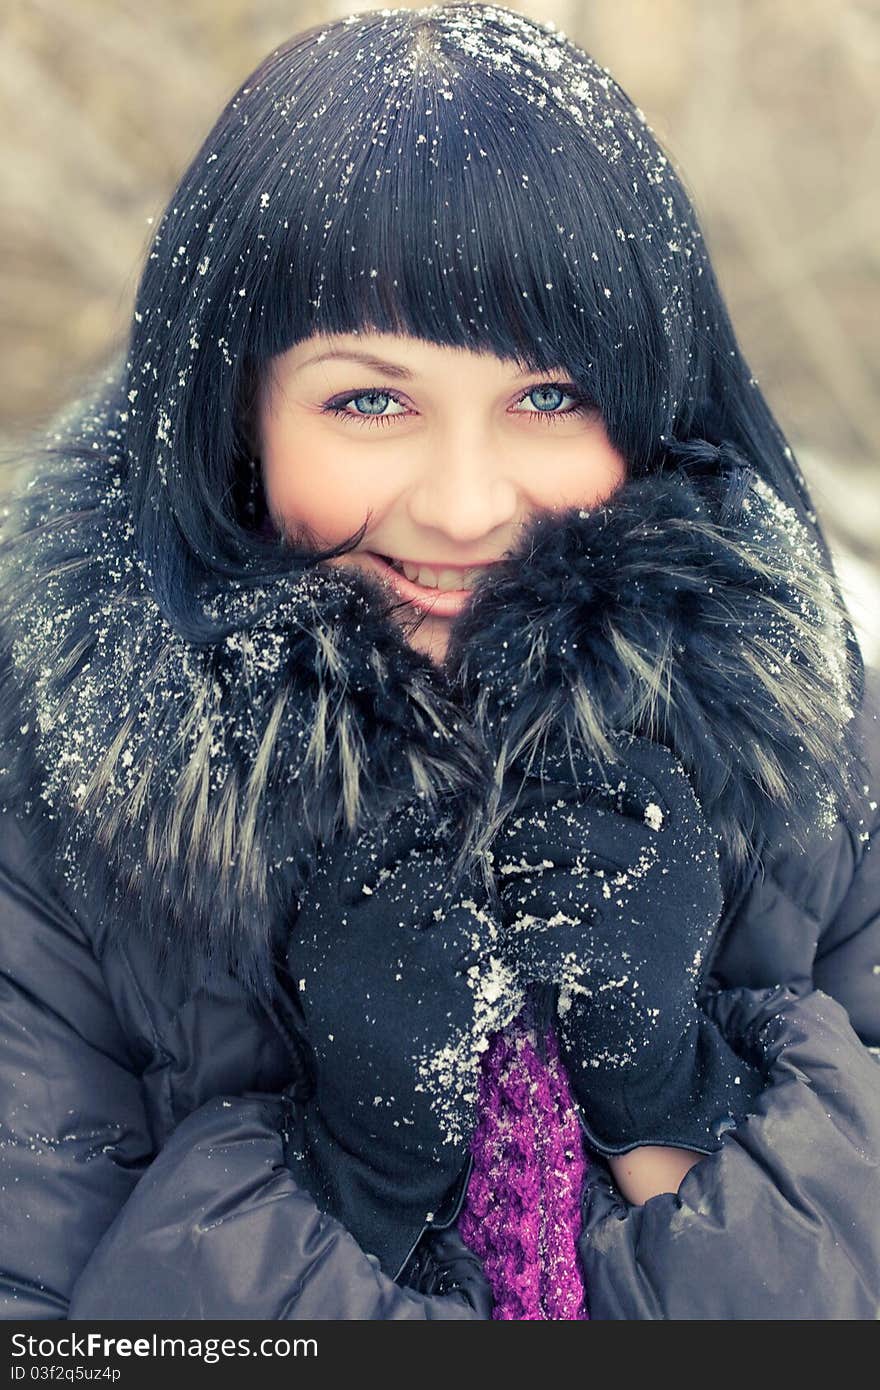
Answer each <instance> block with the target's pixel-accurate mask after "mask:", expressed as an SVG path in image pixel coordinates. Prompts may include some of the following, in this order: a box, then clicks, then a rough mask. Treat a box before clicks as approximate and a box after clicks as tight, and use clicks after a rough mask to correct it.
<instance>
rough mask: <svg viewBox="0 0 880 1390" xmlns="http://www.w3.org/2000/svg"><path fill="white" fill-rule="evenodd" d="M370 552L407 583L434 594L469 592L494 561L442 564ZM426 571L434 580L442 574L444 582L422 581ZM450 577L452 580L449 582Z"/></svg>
mask: <svg viewBox="0 0 880 1390" xmlns="http://www.w3.org/2000/svg"><path fill="white" fill-rule="evenodd" d="M370 553H371V554H372V555H374V556H375V558H376V559H377V560H381V561H382V563H383V564H385V565H387V566H388V567H389V568H390V569H392V570H394V572H395V574H399V575H400V577H401V578H402V579H403V580H405V581H406V582H407V583H408V584H412V585H415V586H416V587H418V588H419V589H423V590H424V591H425V592H426V593H435V594H444V593H462V592H469V591H470V590H471V589H472V588H473V587H474V585H475V584H476V583H477V581H478V579H479V578H480V576H481V575H482V574H483V573H484V572H485V570H487V569H489V568H491V566H492V565H493V564H495V563H496V562H495V561H494V560H490V561H487V562H485V563H483V564H476V563H475V564H472V565H444V564H438V563H431V562H428V561H423V562H418V563H417V562H414V561H410V560H398V559H396V558H395V557H394V556H393V555H383V554H381V553H380V552H379V551H376V550H374V551H371V552H370ZM426 571H427V572H429V574H430V576H431V577H432V578H433V579H434V580H435V581H437V580H439V579H440V577H441V576H442V577H443V579H444V581H445V582H444V583H443V584H442V585H441V584H439V583H437V582H435V583H424V582H423V581H422V579H421V575H422V574H424V573H425V572H426ZM450 578H452V579H453V581H454V582H453V583H451V584H450V582H449V580H450Z"/></svg>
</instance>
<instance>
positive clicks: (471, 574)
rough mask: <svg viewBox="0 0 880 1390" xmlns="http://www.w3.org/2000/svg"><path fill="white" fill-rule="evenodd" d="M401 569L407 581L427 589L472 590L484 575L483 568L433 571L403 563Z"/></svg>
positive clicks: (427, 567)
mask: <svg viewBox="0 0 880 1390" xmlns="http://www.w3.org/2000/svg"><path fill="white" fill-rule="evenodd" d="M401 568H402V570H403V572H404V574H405V575H406V577H407V579H410V580H412V582H413V583H414V584H421V585H422V587H423V588H425V589H440V590H441V591H442V590H447V589H472V588H473V587H474V585H475V584H476V582H477V579H478V578H479V576H480V575H481V574H482V573H483V569H484V567H483V566H480V567H478V568H476V569H469V570H449V569H432V568H431V567H430V566H429V565H407V564H403V563H401Z"/></svg>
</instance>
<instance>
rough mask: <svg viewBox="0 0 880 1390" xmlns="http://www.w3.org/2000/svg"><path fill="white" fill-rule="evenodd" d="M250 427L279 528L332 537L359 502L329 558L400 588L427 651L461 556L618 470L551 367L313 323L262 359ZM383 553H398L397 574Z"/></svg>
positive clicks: (466, 564) (500, 539) (453, 605)
mask: <svg viewBox="0 0 880 1390" xmlns="http://www.w3.org/2000/svg"><path fill="white" fill-rule="evenodd" d="M257 429H258V444H259V451H260V456H261V459H262V471H263V479H264V486H265V490H266V497H267V501H268V506H269V511H270V514H271V516H272V519H273V521H274V522H275V524H276V526H277V527H278V529H279V530H280V531H282V532H284V533H285V534H287V535H289V536H291V537H292V536H295V535H296V533H297V528H299V527H302V526H305V527H307V528H309V532H310V533H311V536H312V537H313V538H314V539H315V541H316V543H317V544H318V545H320V546H321V547H324V546H331V545H334V544H336V543H338V542H339V541H341V540H344V539H345V538H346V537H347V536H349V535H351V534H352V532H354V531H357V530H358V528H359V527H360V526H361V525H362V524H363V522H364V521H365V520H366V519H367V516H368V513H369V514H370V520H369V524H368V529H367V531H366V533H365V535H364V538H363V541H362V543H361V546H360V547H359V548H358V549H357V550H355V551H352V552H351V553H350V554H349V555H345V556H341V557H340V558H338V559H336V560H333V561H329V562H328V563H330V564H338V565H348V566H352V567H357V568H359V569H363V570H366V571H368V572H369V573H371V574H373V575H376V576H377V577H378V578H379V579H380V580H381V581H382V582H384V583H387V584H390V585H392V586H393V588H394V589H396V591H397V592H398V593H399V594H401V595H402V596H403V597H405V598H406V599H407V603H406V606H405V608H404V609H402V610H401V609H399V608H398V609H396V610H395V614H396V616H397V617H398V619H399V621H400V622H401V625H402V626H403V628H404V631H405V633H406V636H407V639H408V640H409V641H410V642H411V644H412V645H413V647H415V648H416V649H417V650H419V651H421V652H423V653H425V654H426V655H428V656H429V657H430V658H431V659H432V660H434V661H435V662H441V661H442V660H443V657H444V656H445V653H446V647H447V643H448V640H449V634H450V630H451V627H452V624H453V622H454V621H455V617H456V615H457V613H458V612H460V611H461V609H462V607H463V606H464V604H465V603H466V602H467V600H468V595H467V591H466V590H467V583H468V580H469V578H470V576H469V575H468V574H467V571H468V570H469V569H473V568H475V567H476V568H480V567H482V566H484V565H488V564H492V563H493V562H494V561H497V560H500V559H501V558H502V557H503V556H504V554H505V552H506V551H508V550H509V549H510V548H511V547H512V546H513V545H514V544H515V542H516V541H517V539H518V536H519V532H520V528H521V527H522V525H523V524H525V523H527V522H528V521H529V520H530V518H532V517H533V516H534V515H535V514H536V513H538V512H543V511H547V510H552V509H556V508H562V507H569V506H575V505H580V506H585V507H590V506H594V505H595V504H597V503H598V502H600V501H601V500H603V499H604V498H606V497H608V496H609V495H610V494H611V493H612V492H613V491H614V489H615V488H616V487H617V486H618V484H619V483H621V482H622V481H623V479H624V477H625V471H626V470H625V463H624V459H623V457H622V455H621V454H619V453H618V452H617V451H616V450H615V449H614V448H613V447H612V445H611V442H610V440H609V439H608V435H607V434H606V432H605V426H604V424H603V422H602V419H601V418H600V416H599V413H598V411H597V410H596V409H595V408H594V407H593V406H592V405H591V404H590V403H589V402H586V403H584V404H580V403H579V398H578V397H577V395H576V388H575V386H574V385H573V383H572V382H571V380H570V378H569V376H568V375H567V373H566V372H564V371H563V370H562V369H559V370H557V371H552V372H543V373H534V372H524V371H521V370H520V368H519V366H518V365H517V364H516V363H514V362H510V361H506V360H503V359H502V358H499V357H496V356H494V355H493V354H482V353H477V352H473V351H470V350H467V349H461V348H450V347H438V346H437V345H436V344H434V343H428V342H424V341H422V340H421V339H416V338H410V337H405V336H397V335H393V334H386V333H381V334H380V333H369V334H364V333H361V334H357V335H352V334H339V335H334V336H332V337H324V336H321V337H317V336H316V337H313V338H310V339H308V340H307V341H305V342H301V343H298V344H297V346H296V347H294V348H292V349H291V350H290V351H289V352H286V353H283V354H282V355H281V356H279V357H276V358H275V359H273V362H272V364H271V371H270V372H269V373H268V375H267V377H266V379H265V380H264V381H263V383H262V386H261V389H260V392H259V396H258V406H257ZM380 557H390V558H392V559H393V560H395V561H398V562H399V561H405V562H407V566H406V568H407V571H408V576H409V577H407V576H406V575H398V573H397V572H396V571H395V570H394V569H392V568H390V567H389V566H388V564H387V563H386V561H385V559H382V558H380ZM410 564H412V565H414V566H415V567H416V568H410ZM444 571H445V573H444ZM438 579H439V588H438V587H434V586H435V585H437V582H438ZM416 616H418V617H419V618H420V619H421V622H420V624H419V626H418V627H417V628H416V629H415V630H413V631H412V632H410V631H407V628H408V627H409V626H410V625H411V623H412V619H413V618H414V617H416Z"/></svg>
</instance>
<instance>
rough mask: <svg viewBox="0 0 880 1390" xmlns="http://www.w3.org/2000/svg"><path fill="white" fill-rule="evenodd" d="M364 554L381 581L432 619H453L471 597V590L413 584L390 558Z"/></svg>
mask: <svg viewBox="0 0 880 1390" xmlns="http://www.w3.org/2000/svg"><path fill="white" fill-rule="evenodd" d="M366 554H367V555H369V557H370V559H371V560H372V561H373V564H374V565H375V567H376V569H377V571H378V573H379V577H380V578H381V579H384V580H385V581H386V582H387V583H390V584H391V585H392V587H393V588H394V589H395V590H396V592H397V593H398V594H399V595H400V597H401V598H402V599H405V600H406V601H407V602H409V603H411V604H412V605H413V607H414V608H418V609H419V610H420V611H421V612H424V613H430V614H431V615H432V617H435V618H454V617H455V616H456V615H457V614H458V613H460V612H461V611H462V609H463V608H465V607H466V605H467V603H468V601H469V600H470V598H471V596H472V590H471V589H428V588H425V586H424V585H422V584H414V583H413V581H412V580H411V579H407V577H406V575H405V574H404V573H403V572H402V571H401V570H398V569H396V568H395V566H394V563H393V562H392V560H391V558H390V556H387V555H378V554H377V553H376V552H375V551H372V550H368V551H367V552H366ZM398 563H399V562H398ZM468 568H476V567H475V566H473V567H471V566H469V567H468Z"/></svg>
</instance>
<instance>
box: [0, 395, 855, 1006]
mask: <svg viewBox="0 0 880 1390" xmlns="http://www.w3.org/2000/svg"><path fill="white" fill-rule="evenodd" d="M99 423H100V422H98V423H94V429H95V430H96V431H97V429H98V424H99ZM112 435H113V432H112V430H108V429H107V422H106V420H104V422H103V439H104V442H105V443H106V440H107V438H108V437H112ZM0 577H2V580H3V599H2V611H0V736H2V738H3V744H4V749H5V756H4V757H3V760H2V761H3V764H4V765H3V766H2V767H0V794H2V797H3V799H4V801H5V803H6V804H7V805H8V806H11V807H13V808H15V809H16V810H17V811H18V812H20V813H24V814H26V815H28V816H31V815H33V818H34V824H35V833H36V834H38V835H39V836H42V837H44V838H45V848H46V849H47V851H48V852H50V853H51V854H52V855H53V857H54V861H55V862H57V863H59V864H60V865H61V868H62V872H63V876H64V879H65V880H66V882H67V884H68V886H69V888H70V891H71V894H72V901H74V902H76V903H78V904H81V905H82V907H83V910H84V911H87V912H88V914H89V920H90V921H91V922H93V923H94V924H95V927H96V930H97V936H98V945H99V949H100V947H101V942H102V940H103V939H104V937H105V936H106V933H107V932H118V931H125V930H133V931H137V932H139V933H141V934H143V935H145V936H146V937H147V938H148V939H149V941H150V942H151V945H152V948H153V950H154V952H155V955H156V958H157V961H158V963H159V966H160V968H163V967H166V968H170V969H173V970H174V971H175V972H176V973H177V974H178V975H179V974H181V973H182V974H184V975H187V976H188V975H189V973H190V972H194V973H196V974H197V976H198V978H202V979H204V977H205V974H206V972H210V971H211V970H213V969H214V968H219V969H221V970H229V969H231V970H232V971H233V973H235V974H237V975H238V976H239V977H240V978H241V979H242V981H243V982H244V983H245V985H246V986H247V987H248V988H249V989H250V990H251V991H253V992H255V993H257V994H264V992H266V991H268V992H271V988H272V983H271V981H272V961H273V954H274V952H275V950H276V948H277V947H278V945H279V944H280V943H281V942H283V933H284V925H285V922H286V920H287V918H288V917H289V911H290V905H291V901H292V899H294V898H295V897H296V895H297V893H298V892H299V891H300V889H301V887H302V885H303V883H304V882H305V880H306V878H307V876H308V866H309V863H310V862H311V860H312V859H313V857H314V854H315V852H316V849H317V847H318V846H319V844H320V841H321V840H322V839H327V838H329V837H332V836H334V835H336V834H338V833H343V832H345V831H346V830H351V831H356V830H357V828H358V827H360V826H362V825H366V824H369V823H370V822H371V821H372V820H373V819H374V818H375V817H376V816H378V815H381V814H382V813H383V812H384V810H385V809H387V808H389V807H390V805H391V803H392V802H393V801H394V800H396V799H397V798H399V797H400V796H401V794H402V795H405V796H408V795H417V796H421V797H424V798H427V799H428V801H429V802H430V804H431V805H432V806H436V808H437V809H438V810H439V809H440V807H441V805H442V806H444V807H446V808H449V807H453V808H454V813H455V815H456V816H458V817H460V828H461V845H462V851H461V854H460V856H459V865H460V867H461V866H465V865H466V864H468V863H473V864H474V865H479V866H481V867H482V869H483V871H484V872H487V871H486V864H487V860H489V859H490V856H488V855H487V850H488V848H489V846H490V844H491V839H492V836H493V834H494V833H495V830H496V829H497V825H498V824H499V821H500V818H501V817H502V816H503V815H504V814H507V813H508V812H509V810H510V809H511V806H512V804H513V800H514V798H515V791H514V792H513V793H511V791H510V788H509V785H508V782H507V779H506V776H505V770H506V768H507V767H508V765H509V761H510V759H511V757H513V756H517V755H519V756H521V755H523V754H525V755H526V756H532V755H534V754H537V753H538V751H539V749H540V745H541V743H542V741H543V739H544V738H545V736H546V734H547V731H548V730H549V729H550V728H553V729H556V730H559V729H562V730H564V732H565V733H566V735H567V736H568V737H570V738H571V739H576V740H581V741H582V743H583V744H584V746H585V747H586V748H587V750H588V751H590V752H591V753H593V754H597V755H599V756H602V755H603V754H607V753H608V752H609V748H608V746H607V743H606V740H607V737H608V734H609V733H610V732H611V731H613V730H615V729H619V730H632V731H634V732H640V733H646V734H648V735H649V736H650V737H656V738H659V739H661V740H662V741H664V742H667V743H668V744H669V745H670V747H672V748H673V749H674V751H676V752H677V754H678V755H679V757H680V758H681V759H682V761H683V763H684V764H685V767H686V768H687V770H688V771H689V773H690V774H691V775H692V778H693V780H694V782H695V786H696V790H697V793H698V795H699V796H700V798H701V800H702V801H703V804H704V806H705V807H706V809H707V814H708V816H709V819H710V822H711V823H712V825H713V828H714V829H715V830H716V832H717V834H718V836H719V842H720V844H721V846H722V847H723V849H724V851H725V852H726V854H727V856H728V860H729V863H730V865H731V866H732V867H735V866H737V865H741V864H743V863H744V862H745V861H746V860H747V858H748V857H749V855H750V854H753V853H754V852H755V848H756V846H757V845H758V844H759V842H760V838H761V833H762V832H764V831H766V828H767V826H768V824H769V821H770V818H771V815H772V814H773V813H774V811H778V810H779V809H782V810H783V811H784V812H785V813H786V814H787V815H788V818H789V822H790V827H791V833H793V834H795V835H801V834H803V835H809V834H810V833H812V829H813V828H815V827H816V826H817V825H818V826H823V825H824V826H825V827H828V826H829V825H830V824H831V823H832V822H833V820H834V819H835V818H836V817H835V814H834V811H833V809H832V798H835V797H836V798H838V799H840V798H841V797H842V796H843V795H844V794H845V791H846V787H845V774H844V771H843V769H844V767H845V764H846V759H845V757H844V753H843V746H844V745H843V732H844V725H845V724H846V723H847V721H848V720H849V719H850V718H851V717H852V714H853V705H854V704H857V703H858V699H857V696H856V692H855V690H854V686H855V680H854V675H853V670H852V667H851V654H850V651H849V649H848V647H847V641H846V636H845V630H846V625H845V621H844V615H843V613H842V612H840V611H839V608H838V605H837V603H836V602H835V599H834V596H833V592H832V589H831V586H830V584H829V580H828V577H827V574H826V572H825V570H824V568H823V566H822V561H821V558H820V555H819V552H818V549H817V548H816V546H815V545H814V544H813V542H812V541H811V540H810V539H809V538H808V537H807V534H806V532H805V531H804V529H803V527H802V526H801V525H800V523H799V522H798V521H797V520H796V518H795V517H794V515H793V513H791V512H790V511H789V510H788V509H787V508H785V507H784V506H783V505H782V504H781V502H780V501H779V499H778V498H777V497H776V496H775V494H774V493H773V492H772V491H771V490H770V489H769V488H768V487H767V486H766V485H765V484H764V483H763V482H761V480H760V479H757V478H754V477H751V476H750V475H749V473H748V470H743V468H742V467H741V466H739V464H738V462H737V460H736V459H735V458H734V457H733V456H730V457H728V456H726V455H725V454H724V452H723V451H719V450H710V448H709V446H708V445H707V446H705V449H704V450H703V451H702V453H701V452H700V450H697V452H696V453H694V451H693V449H692V450H691V456H690V457H689V459H688V460H687V465H686V466H684V465H682V467H681V468H680V469H679V470H678V471H676V472H673V473H669V474H662V475H659V476H656V477H651V478H645V479H641V480H632V481H629V482H627V483H625V484H624V485H623V487H622V488H621V489H620V490H619V491H618V493H617V494H616V495H615V496H614V497H613V498H612V499H611V500H610V501H609V502H608V503H606V504H605V505H604V506H601V507H598V508H596V509H594V510H592V511H579V510H578V509H576V508H575V509H570V510H568V511H566V512H561V513H558V514H556V515H555V516H548V517H542V518H539V519H537V520H536V521H535V522H533V523H531V524H530V526H529V527H528V528H527V530H526V531H525V532H524V534H523V537H522V541H521V543H520V544H519V545H518V546H517V548H516V549H515V550H514V551H512V552H511V553H510V556H509V558H508V559H506V560H505V561H504V562H502V563H501V564H500V565H497V566H495V567H493V570H492V571H490V572H487V574H486V575H485V576H484V577H483V578H482V579H481V580H480V583H479V586H478V588H477V590H476V591H475V595H474V599H473V602H472V604H471V606H470V608H469V610H468V612H467V613H466V614H464V615H463V616H462V618H461V619H459V620H458V622H457V623H456V627H455V633H454V636H453V641H452V643H451V645H450V652H449V655H448V657H447V661H446V663H445V666H444V668H443V669H442V670H437V669H436V668H434V667H433V666H432V665H431V663H430V661H429V660H428V659H427V658H425V657H422V656H421V655H419V654H418V653H415V652H414V651H412V650H411V649H410V648H409V646H408V645H407V644H406V642H405V640H404V638H403V636H402V634H401V632H400V629H399V628H398V627H397V626H396V624H395V623H394V621H393V619H392V618H391V617H390V616H389V609H388V602H389V601H388V597H387V595H386V594H385V593H384V591H383V590H382V589H381V587H380V585H379V584H378V582H377V581H373V580H372V579H370V578H368V577H366V576H364V575H361V574H354V573H352V572H350V571H347V572H346V571H343V570H341V569H339V568H333V569H329V568H327V567H321V568H319V569H316V570H313V571H311V572H309V573H305V574H302V575H297V576H294V577H284V578H283V579H281V580H278V581H275V582H274V583H273V586H272V589H271V605H270V610H269V613H270V616H269V617H268V618H264V619H263V620H262V621H261V622H259V623H258V624H256V625H255V624H254V622H253V605H254V600H255V598H260V599H265V597H266V593H267V591H266V590H265V589H263V590H261V591H258V592H257V593H256V594H248V592H247V591H245V590H244V589H237V588H235V587H234V586H230V585H228V584H227V585H226V586H225V587H224V588H223V589H222V590H218V591H216V592H214V593H211V594H206V611H209V612H210V613H211V614H212V615H213V616H223V617H224V618H230V619H233V620H235V621H236V627H235V630H234V631H233V632H232V634H231V635H230V636H228V637H227V638H226V639H225V640H224V641H222V642H219V643H218V644H217V645H215V646H201V647H197V646H195V645H193V644H191V643H188V642H185V641H184V640H182V639H181V637H180V636H179V634H178V633H176V632H175V631H174V630H173V629H172V627H171V626H170V625H169V623H168V622H167V621H166V620H165V618H164V617H163V615H162V614H161V612H160V611H159V609H158V607H157V605H156V603H155V601H154V599H153V597H152V595H151V592H150V588H149V585H148V583H147V581H146V579H145V575H144V572H143V569H142V567H141V565H140V562H139V559H138V556H137V554H136V548H135V544H134V532H133V528H132V525H131V521H130V518H129V514H128V509H127V495H126V488H125V483H124V474H123V469H122V466H121V463H120V459H119V458H118V457H117V458H116V459H115V460H114V457H113V455H112V453H111V454H107V453H105V452H100V451H99V452H97V453H95V454H94V455H92V456H90V454H89V452H88V445H86V447H85V448H84V449H83V451H82V453H81V455H80V457H79V458H78V459H76V460H75V461H71V462H69V463H66V464H64V465H63V466H62V467H58V468H56V469H54V470H52V471H50V470H47V469H45V467H44V468H43V470H42V471H41V470H40V469H39V467H37V468H36V469H34V476H33V477H32V479H31V481H30V483H29V485H28V487H27V489H26V490H24V491H23V492H22V493H21V495H20V497H19V499H18V501H17V503H16V504H15V505H14V506H13V507H12V509H11V510H10V511H9V512H8V514H7V526H6V534H5V536H4V539H3V546H2V576H0ZM858 694H859V696H860V691H859V692H858Z"/></svg>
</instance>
